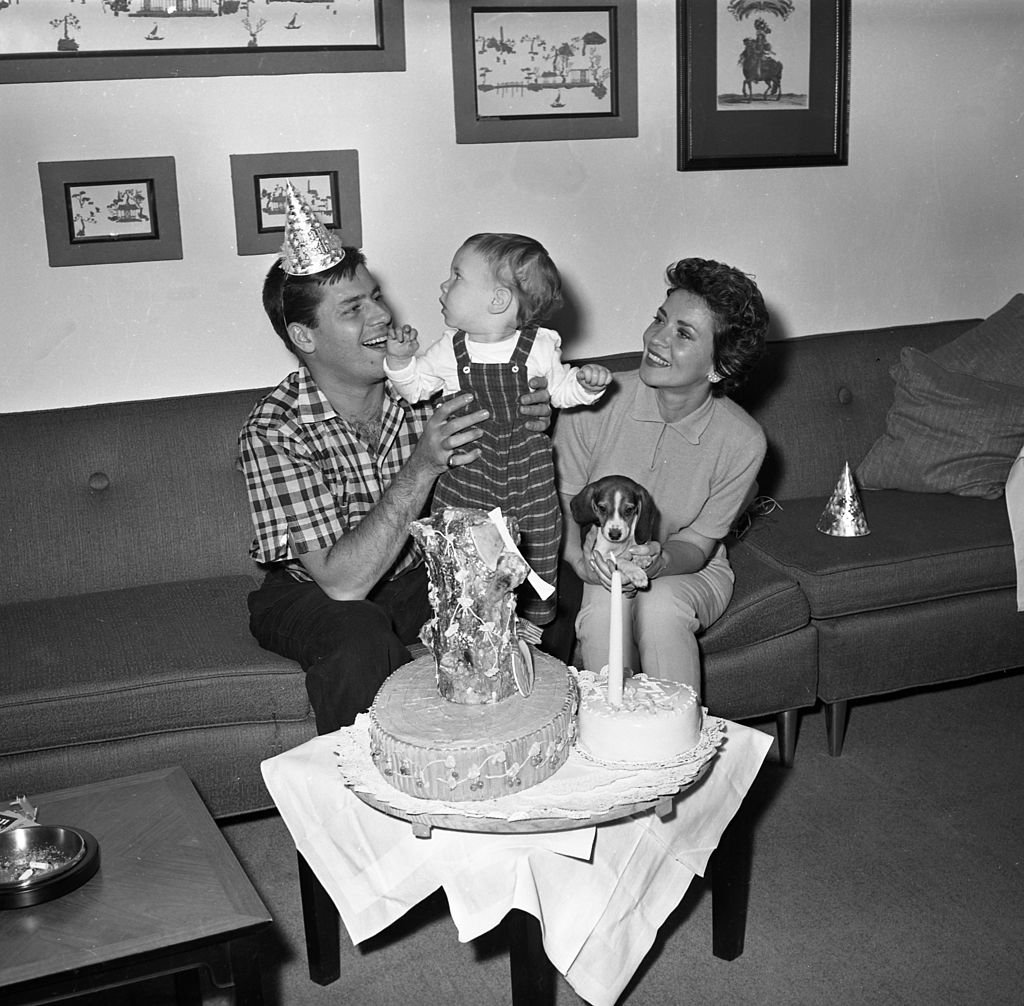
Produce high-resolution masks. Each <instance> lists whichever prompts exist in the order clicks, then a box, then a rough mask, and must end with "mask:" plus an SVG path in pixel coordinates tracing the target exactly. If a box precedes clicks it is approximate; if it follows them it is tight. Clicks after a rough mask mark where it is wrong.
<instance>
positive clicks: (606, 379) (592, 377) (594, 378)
mask: <svg viewBox="0 0 1024 1006" xmlns="http://www.w3.org/2000/svg"><path fill="white" fill-rule="evenodd" d="M576 380H577V381H579V382H580V384H582V385H583V390H584V391H589V392H590V393H591V394H596V393H597V392H598V391H604V389H605V388H607V387H608V385H609V384H611V383H612V372H611V371H610V370H609V369H608V368H607V367H602V366H601V365H600V364H598V363H585V364H583V366H582V367H580V369H579V370H577V371H576Z"/></svg>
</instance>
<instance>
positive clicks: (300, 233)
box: [281, 182, 345, 276]
mask: <svg viewBox="0 0 1024 1006" xmlns="http://www.w3.org/2000/svg"><path fill="white" fill-rule="evenodd" d="M344 257H345V248H344V247H343V245H342V243H341V238H340V237H339V236H338V235H337V234H336V233H335V232H334V231H329V230H328V229H327V228H326V227H325V226H324V225H323V222H322V221H321V220H320V218H319V217H318V216H317V215H316V212H315V211H314V210H313V209H312V208H311V207H310V206H309V205H308V204H307V203H305V202H304V201H303V199H302V196H300V195H299V193H298V191H297V190H296V188H295V186H294V185H292V183H291V182H289V183H288V215H287V216H286V217H285V222H284V244H283V245H282V246H281V268H282V269H283V270H284V271H285V272H286V273H288V275H289V276H312V275H313V274H314V273H318V272H323V271H324V270H325V269H330V268H331V266H335V265H337V264H338V263H339V262H340V261H341V260H342V259H343V258H344Z"/></svg>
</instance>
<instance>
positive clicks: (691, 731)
mask: <svg viewBox="0 0 1024 1006" xmlns="http://www.w3.org/2000/svg"><path fill="white" fill-rule="evenodd" d="M579 687H580V707H579V717H578V719H577V725H576V728H577V731H578V736H579V745H580V747H581V748H582V749H583V750H584V752H585V753H587V754H590V755H591V756H592V757H594V758H596V759H597V760H599V761H602V762H612V763H614V762H623V763H629V764H665V763H670V762H673V761H676V760H678V759H679V758H680V757H681V756H682V755H684V754H686V753H687V752H688V751H691V750H692V749H693V748H695V747H696V746H697V744H698V743H699V741H700V736H701V733H700V732H701V723H702V720H703V712H702V710H701V706H700V701H699V699H698V697H697V693H696V692H695V691H694V690H693V689H692V688H691V687H690V686H689V685H684V684H681V683H679V682H676V681H664V680H662V679H659V678H649V677H648V676H647V675H646V674H634V675H633V676H632V677H627V678H626V679H625V680H624V681H623V683H622V704H621V705H619V706H614V705H612V704H611V703H610V702H609V701H608V677H607V673H606V672H605V673H602V675H601V676H600V677H599V676H597V675H595V674H593V673H591V672H589V671H580V674H579Z"/></svg>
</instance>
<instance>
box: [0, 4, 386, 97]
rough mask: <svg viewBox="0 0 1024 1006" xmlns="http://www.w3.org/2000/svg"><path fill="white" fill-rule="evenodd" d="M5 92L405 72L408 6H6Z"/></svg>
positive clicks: (0, 46)
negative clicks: (109, 83) (50, 85)
mask: <svg viewBox="0 0 1024 1006" xmlns="http://www.w3.org/2000/svg"><path fill="white" fill-rule="evenodd" d="M0 25H2V31H0V84H20V83H29V82H34V81H60V80H117V79H122V78H124V79H128V78H144V77H223V76H248V75H250V74H281V73H344V72H366V71H371V70H404V69H405V24H404V9H403V0H301V2H300V0H89V2H88V3H86V2H85V0H81V2H80V3H74V2H72V3H68V0H0Z"/></svg>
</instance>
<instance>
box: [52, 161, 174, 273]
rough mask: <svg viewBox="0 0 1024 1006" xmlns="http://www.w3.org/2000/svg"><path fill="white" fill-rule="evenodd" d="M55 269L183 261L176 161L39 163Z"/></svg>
mask: <svg viewBox="0 0 1024 1006" xmlns="http://www.w3.org/2000/svg"><path fill="white" fill-rule="evenodd" d="M39 182H40V186H41V188H42V194H43V225H44V228H45V231H46V247H47V251H48V253H49V259H50V265H51V266H69V265H101V264H105V263H111V262H155V261H161V260H165V259H180V258H181V257H182V252H181V223H180V220H179V217H178V187H177V179H176V177H175V171H174V158H173V157H134V158H116V159H111V160H105V161H40V163H39Z"/></svg>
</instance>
